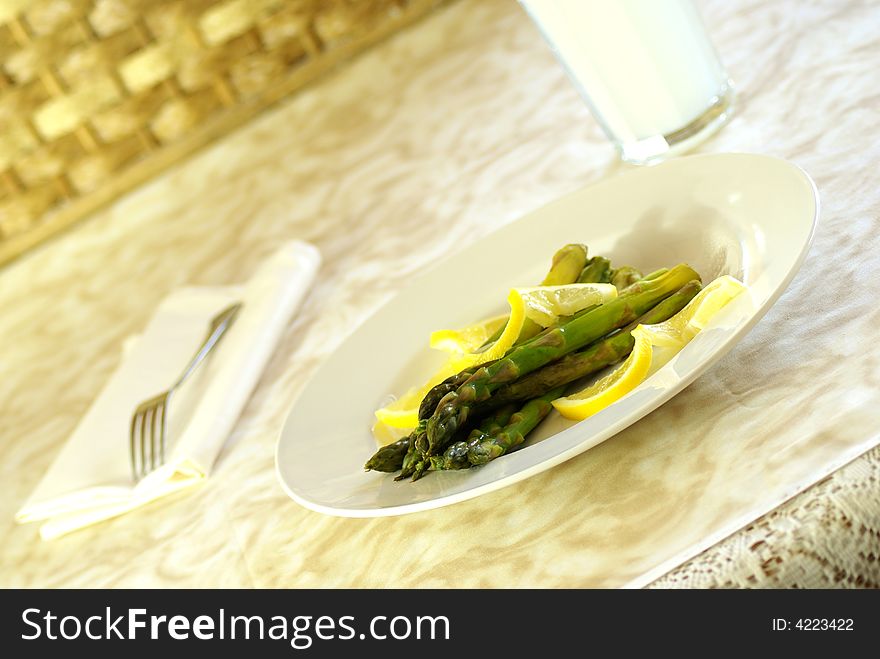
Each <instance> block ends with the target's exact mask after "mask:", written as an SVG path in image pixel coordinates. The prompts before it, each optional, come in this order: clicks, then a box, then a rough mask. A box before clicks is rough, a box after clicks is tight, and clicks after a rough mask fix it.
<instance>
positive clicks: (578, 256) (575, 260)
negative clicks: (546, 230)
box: [477, 243, 587, 352]
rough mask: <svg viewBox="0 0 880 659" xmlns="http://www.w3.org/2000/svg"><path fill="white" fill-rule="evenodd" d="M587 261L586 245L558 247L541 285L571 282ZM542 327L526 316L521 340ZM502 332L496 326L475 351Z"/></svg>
mask: <svg viewBox="0 0 880 659" xmlns="http://www.w3.org/2000/svg"><path fill="white" fill-rule="evenodd" d="M586 263H587V246H586V245H581V244H577V243H572V244H570V245H566V246H565V247H561V248H559V249H558V250H557V251H556V253H555V254H554V255H553V261H552V263H551V264H550V270H548V271H547V275H546V276H545V277H544V281H543V282H541V286H562V285H563V284H573V283H575V282H577V281H579V279H578V275H579V274H581V271H582V270H583V269H584V265H585V264H586ZM541 329H542V327H541V326H540V325H538V323H536V322H535V321H533V320H531V319H530V318H526V319H525V321H524V322H523V326H522V329H521V330H520V332H519V335H520V339H519V340H521V341H525V340H527V339H530V338H532V337H533V336H535V335H536V334H538V333H540V332H541ZM502 332H504V325H502V326H501V327H499V328H498V330H496V332H495V333H494V334H493V335H492V336H490V337H489V338H488V339H486V342H485V343H484V344H483V345H482V346H480V348H479V350H478V351H477V352H485V351H486V350H487V349H488V348H489V346H491V345H492V344H493V343H495V342H496V341H497V340H498V338H499V337H500V336H501V333H502Z"/></svg>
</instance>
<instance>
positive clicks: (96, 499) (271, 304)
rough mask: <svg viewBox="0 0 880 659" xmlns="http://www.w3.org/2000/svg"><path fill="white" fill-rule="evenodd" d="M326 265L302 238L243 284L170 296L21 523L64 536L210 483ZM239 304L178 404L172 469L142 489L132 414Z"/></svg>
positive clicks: (169, 441)
mask: <svg viewBox="0 0 880 659" xmlns="http://www.w3.org/2000/svg"><path fill="white" fill-rule="evenodd" d="M320 261H321V258H320V255H319V253H318V250H317V249H316V248H315V247H313V246H312V245H309V244H306V243H302V242H293V243H289V244H287V245H285V246H284V247H282V248H281V249H279V250H278V251H277V252H276V253H275V254H274V255H273V256H272V257H270V258H269V259H268V260H267V261H266V263H264V264H263V265H262V267H260V268H259V270H258V271H257V272H256V273H255V274H254V276H253V277H252V278H251V279H250V281H248V282H247V283H246V284H244V285H241V286H224V287H187V288H181V289H178V290H176V291H174V292H173V293H171V294H170V295H169V296H168V297H167V298H165V300H164V301H163V302H162V303H161V304H160V306H159V308H158V309H157V311H156V313H155V315H154V316H153V318H152V320H151V321H150V323H149V325H148V326H147V328H146V330H145V331H144V333H143V334H142V335H141V336H139V337H137V338H136V339H134V341H133V342H132V343H130V345H129V347H128V350H127V351H126V353H125V355H124V357H123V360H122V364H121V365H120V366H119V368H118V369H117V370H116V372H115V373H114V374H113V375H112V376H111V377H110V380H109V382H108V383H107V385H106V386H105V387H104V389H103V391H101V393H100V394H99V395H98V398H97V399H96V400H95V401H94V403H92V406H91V407H90V408H89V410H88V412H86V414H85V416H84V417H83V419H82V420H81V421H80V423H79V425H78V426H77V428H76V430H74V432H73V434H72V435H71V437H70V438H69V439H68V441H67V443H66V444H65V446H64V447H63V448H62V450H61V452H60V453H59V454H58V456H57V457H56V458H55V461H54V462H53V463H52V466H51V467H50V468H49V471H48V472H47V473H46V475H45V476H44V477H43V480H42V481H41V482H40V484H39V485H38V486H37V489H36V490H35V491H34V493H33V494H32V495H31V497H30V499H28V501H27V503H25V505H24V506H23V507H22V508H21V510H19V511H18V513H16V516H15V517H16V521H18V522H21V523H25V522H34V521H43V524H42V526H41V527H40V535H41V536H42V537H43V539H50V538H55V537H57V536H60V535H63V534H65V533H68V532H70V531H73V530H75V529H79V528H82V527H84V526H87V525H89V524H93V523H95V522H98V521H101V520H104V519H107V518H109V517H114V516H116V515H120V514H122V513H125V512H127V511H129V510H132V509H133V508H137V507H138V506H141V505H143V504H145V503H148V502H150V501H154V500H155V499H158V498H159V497H163V496H166V495H168V494H171V493H172V492H176V491H178V490H181V489H183V488H186V487H190V486H191V485H195V484H197V483H200V482H201V481H203V480H204V479H205V478H207V476H208V474H209V473H210V471H211V467H212V465H213V464H214V459H215V458H216V457H217V454H218V453H219V452H220V449H221V448H222V447H223V444H224V442H225V441H226V438H227V436H228V435H229V432H230V430H231V429H232V427H233V425H234V424H235V422H236V420H237V419H238V417H239V415H240V414H241V411H242V408H243V407H244V405H245V403H246V402H247V400H248V397H249V396H250V394H251V391H253V388H254V386H255V385H256V383H257V380H258V379H259V377H260V374H261V373H262V372H263V368H264V367H265V365H266V362H267V361H268V359H269V357H270V356H271V354H272V352H273V350H274V349H275V345H276V343H277V342H278V339H279V338H280V337H281V334H282V332H283V331H284V330H285V328H286V327H287V325H288V323H289V322H290V319H291V317H292V315H293V313H294V312H295V311H296V309H297V307H298V306H299V304H300V302H301V301H302V299H303V297H304V296H305V294H306V292H307V291H308V289H309V287H310V286H311V283H312V281H313V280H314V277H315V274H316V272H317V270H318V267H319V265H320ZM235 302H242V303H243V304H242V307H241V309H240V311H239V312H238V315H237V317H236V318H235V321H234V322H233V323H232V325H231V326H230V327H229V329H228V330H227V332H226V334H225V335H224V336H223V337H222V338H221V339H220V342H219V343H218V345H217V346H216V347H215V348H214V351H213V352H212V353H211V354H210V355H209V356H208V358H207V359H206V360H205V361H204V362H203V363H202V364H201V365H200V366H199V368H198V370H197V371H196V372H195V373H194V375H193V377H192V378H191V379H190V380H188V381H187V382H186V383H185V384H184V385H183V387H181V390H180V393H179V394H177V393H176V394H175V396H174V397H173V398H172V401H171V404H170V406H169V410H168V417H169V433H168V435H167V436H166V453H165V455H166V457H167V460H166V463H165V464H164V465H163V466H162V467H160V468H159V469H157V470H156V471H154V472H152V473H150V474H148V475H147V476H146V477H144V478H143V479H141V480H140V481H139V482H138V483H136V484H135V483H134V481H133V479H132V476H131V464H130V462H129V427H130V424H131V417H132V413H133V412H134V410H135V408H136V407H137V405H138V404H139V403H140V402H141V401H143V400H146V399H147V398H150V397H152V396H155V395H156V394H158V393H160V392H162V391H165V390H166V389H167V388H168V387H169V386H170V385H171V384H172V383H173V382H174V381H175V380H176V379H177V377H178V376H179V375H180V373H181V371H182V370H183V367H184V366H185V365H186V364H187V363H188V362H189V360H190V358H192V356H193V354H194V353H195V351H196V349H197V348H198V347H199V345H201V343H202V341H203V340H204V339H205V336H206V333H207V330H208V326H209V324H210V321H211V319H212V318H213V317H214V316H216V315H217V314H218V313H219V312H220V311H222V310H223V309H225V308H226V307H228V306H229V305H231V304H233V303H235Z"/></svg>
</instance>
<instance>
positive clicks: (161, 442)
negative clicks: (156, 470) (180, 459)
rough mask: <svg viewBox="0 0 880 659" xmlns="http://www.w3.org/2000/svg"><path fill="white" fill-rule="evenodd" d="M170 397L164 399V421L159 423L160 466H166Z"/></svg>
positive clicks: (162, 409) (162, 410)
mask: <svg viewBox="0 0 880 659" xmlns="http://www.w3.org/2000/svg"><path fill="white" fill-rule="evenodd" d="M170 402H171V401H170V400H169V399H168V397H165V398H163V399H162V408H161V412H162V420H161V421H160V422H159V465H160V466H161V465H163V464H165V430H166V428H167V427H168V404H169V403H170Z"/></svg>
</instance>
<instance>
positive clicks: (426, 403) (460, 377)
mask: <svg viewBox="0 0 880 659" xmlns="http://www.w3.org/2000/svg"><path fill="white" fill-rule="evenodd" d="M473 374H474V369H473V368H466V369H464V370H463V371H459V372H458V373H456V374H455V375H450V376H449V377H448V378H446V379H445V380H443V382H441V383H440V384H438V385H435V386H434V387H432V388H431V389H429V390H428V393H426V394H425V397H424V398H422V402H421V403H420V404H419V421H422V420H423V419H427V418H429V417H430V416H431V415H432V414H433V413H434V410H435V409H437V403H439V402H440V400H441V399H442V398H443V396H445V395H446V394H448V393H449V392H450V391H455V390H456V389H458V388H459V387H460V386H461V385H463V384H464V383H465V381H466V380H467V379H468V378H469V377H470V376H472V375H473Z"/></svg>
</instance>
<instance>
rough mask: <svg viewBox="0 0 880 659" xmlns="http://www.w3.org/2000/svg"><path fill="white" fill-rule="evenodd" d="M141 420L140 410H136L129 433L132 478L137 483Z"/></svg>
mask: <svg viewBox="0 0 880 659" xmlns="http://www.w3.org/2000/svg"><path fill="white" fill-rule="evenodd" d="M140 418H141V415H140V410H135V413H134V414H133V415H132V416H131V430H130V431H129V456H130V458H131V477H132V478H133V479H134V480H135V481H137V479H138V468H137V454H138V446H137V425H138V420H139V419H140Z"/></svg>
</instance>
